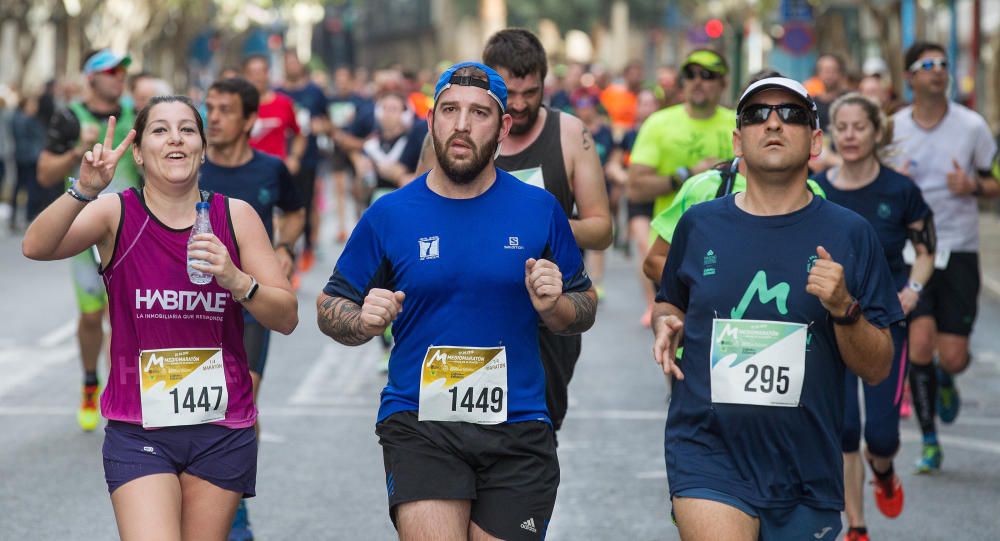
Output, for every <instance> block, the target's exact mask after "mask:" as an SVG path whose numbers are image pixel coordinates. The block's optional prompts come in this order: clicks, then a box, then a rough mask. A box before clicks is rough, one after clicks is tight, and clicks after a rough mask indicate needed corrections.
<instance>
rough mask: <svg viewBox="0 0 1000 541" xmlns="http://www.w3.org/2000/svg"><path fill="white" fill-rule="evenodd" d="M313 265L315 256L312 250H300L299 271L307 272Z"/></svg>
mask: <svg viewBox="0 0 1000 541" xmlns="http://www.w3.org/2000/svg"><path fill="white" fill-rule="evenodd" d="M315 263H316V254H314V253H313V251H312V250H302V255H301V256H300V257H299V271H300V272H309V269H311V268H313V265H314V264H315Z"/></svg>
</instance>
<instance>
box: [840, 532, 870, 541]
mask: <svg viewBox="0 0 1000 541" xmlns="http://www.w3.org/2000/svg"><path fill="white" fill-rule="evenodd" d="M844 541H870V539H869V537H868V532H864V533H862V532H860V531H858V530H855V529H851V530H848V531H847V535H845V536H844Z"/></svg>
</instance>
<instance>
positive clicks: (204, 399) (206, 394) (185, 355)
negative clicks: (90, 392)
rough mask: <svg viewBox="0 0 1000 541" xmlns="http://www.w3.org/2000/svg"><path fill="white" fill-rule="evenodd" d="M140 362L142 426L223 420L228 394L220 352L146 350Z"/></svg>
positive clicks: (209, 349)
mask: <svg viewBox="0 0 1000 541" xmlns="http://www.w3.org/2000/svg"><path fill="white" fill-rule="evenodd" d="M139 363H140V364H139V370H140V374H141V377H140V379H139V382H140V383H139V392H140V397H141V400H142V426H143V427H146V428H155V427H164V426H180V425H197V424H202V423H210V422H212V421H220V420H222V419H225V417H226V408H227V407H228V406H229V391H228V390H227V388H226V375H225V370H224V368H223V362H222V350H221V349H219V348H207V349H185V348H176V349H154V350H146V351H143V352H141V353H140V354H139Z"/></svg>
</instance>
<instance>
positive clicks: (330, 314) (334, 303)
mask: <svg viewBox="0 0 1000 541" xmlns="http://www.w3.org/2000/svg"><path fill="white" fill-rule="evenodd" d="M316 320H317V322H318V323H319V330H320V331H322V332H323V334H325V335H327V336H329V337H330V338H333V339H334V340H336V341H337V342H340V343H341V344H344V345H345V346H359V345H361V344H364V343H365V342H367V341H369V340H371V337H370V336H368V335H366V334H364V333H363V332H362V331H361V327H362V324H361V307H360V306H358V305H357V303H355V302H354V301H351V300H348V299H345V298H343V297H328V298H327V299H326V300H324V301H323V302H322V303H321V304H320V306H319V310H318V311H317V314H316Z"/></svg>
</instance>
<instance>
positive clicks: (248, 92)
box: [208, 77, 260, 118]
mask: <svg viewBox="0 0 1000 541" xmlns="http://www.w3.org/2000/svg"><path fill="white" fill-rule="evenodd" d="M213 90H215V91H216V92H222V93H224V94H236V95H237V96H239V97H240V103H241V104H242V105H243V118H250V115H252V114H254V113H256V112H257V109H258V108H259V107H260V92H258V91H257V87H255V86H253V85H252V84H250V81H247V80H246V79H244V78H242V77H233V78H230V79H220V80H218V81H215V82H214V83H212V86H210V87H208V91H209V92H211V91H213Z"/></svg>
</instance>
